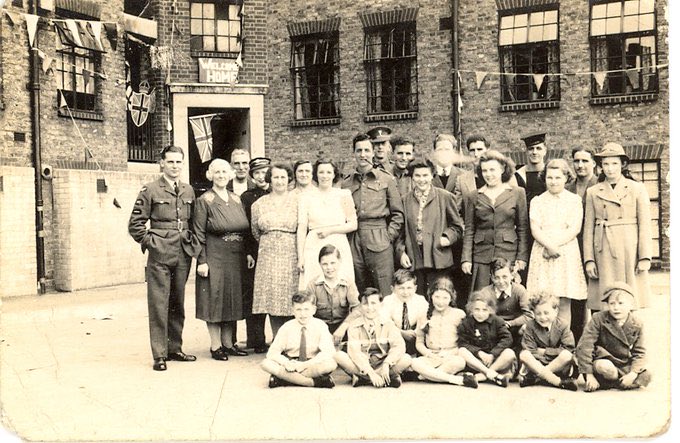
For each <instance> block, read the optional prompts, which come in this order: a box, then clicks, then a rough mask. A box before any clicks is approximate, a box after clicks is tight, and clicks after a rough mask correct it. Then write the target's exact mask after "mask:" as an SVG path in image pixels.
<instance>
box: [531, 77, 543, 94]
mask: <svg viewBox="0 0 680 443" xmlns="http://www.w3.org/2000/svg"><path fill="white" fill-rule="evenodd" d="M533 77H534V83H536V90H537V91H540V90H541V86H543V80H544V79H545V74H533Z"/></svg>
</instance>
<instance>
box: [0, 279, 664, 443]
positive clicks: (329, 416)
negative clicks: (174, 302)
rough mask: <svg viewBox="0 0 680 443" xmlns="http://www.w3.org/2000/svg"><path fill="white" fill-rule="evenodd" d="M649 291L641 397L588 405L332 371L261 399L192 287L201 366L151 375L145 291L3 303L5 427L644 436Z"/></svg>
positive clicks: (56, 433) (261, 389) (659, 375)
mask: <svg viewBox="0 0 680 443" xmlns="http://www.w3.org/2000/svg"><path fill="white" fill-rule="evenodd" d="M652 282H653V292H654V294H656V297H654V300H653V301H652V304H651V306H650V307H649V308H648V309H645V310H642V311H641V312H640V313H639V315H640V316H641V317H642V318H643V319H644V320H645V324H646V326H647V330H646V332H647V337H648V340H647V343H648V350H649V355H650V358H649V361H650V368H651V370H652V371H653V374H654V379H653V382H652V384H651V385H650V386H649V387H648V388H647V389H646V390H639V391H630V392H619V391H602V392H595V393H584V392H581V391H580V392H576V393H574V392H566V391H560V390H558V389H553V388H547V387H531V388H524V389H520V388H519V387H518V385H517V384H514V383H513V384H511V385H510V387H508V388H507V389H502V388H498V387H495V386H492V385H488V384H483V385H482V386H480V388H479V389H477V390H472V389H468V388H461V387H454V386H448V385H436V384H430V383H424V382H411V383H405V384H404V385H403V386H402V387H401V388H400V389H382V390H378V389H374V388H370V387H362V388H352V387H350V385H349V384H348V383H349V379H348V377H347V376H346V375H344V374H343V373H341V371H339V370H338V371H336V372H335V374H334V378H335V380H336V383H337V384H338V386H336V387H335V388H334V389H332V390H327V389H312V388H277V389H273V390H270V389H268V388H267V376H266V374H264V373H263V372H262V371H261V370H260V369H259V362H260V360H261V358H262V356H259V355H250V356H248V357H241V358H237V357H231V358H230V360H229V361H228V362H219V361H215V360H212V359H211V358H210V353H209V350H208V347H209V340H208V335H207V330H206V328H205V324H204V323H203V322H202V321H199V320H196V319H195V317H194V303H193V297H192V296H190V295H193V293H194V287H193V284H190V285H189V286H188V287H187V303H186V312H187V320H186V322H185V332H184V338H185V343H184V350H185V351H186V352H188V353H192V354H196V355H197V356H198V361H196V362H193V363H179V362H168V371H166V372H154V371H152V370H151V353H150V348H149V338H148V324H147V312H146V288H145V285H143V284H138V285H128V286H118V287H112V288H104V289H96V290H88V291H80V292H76V293H66V294H48V295H45V296H42V297H37V296H35V297H22V298H16V299H9V300H3V304H2V317H1V318H0V359H1V362H0V401H1V402H2V414H3V421H4V425H5V426H6V427H8V428H10V429H13V430H14V432H16V433H17V434H18V435H19V436H20V437H21V438H23V439H26V440H47V441H71V440H88V441H100V440H108V441H111V440H113V441H121V440H231V439H237V438H248V439H271V438H275V439H310V438H311V439H328V438H336V439H337V438H340V439H363V438H369V439H376V438H382V439H387V438H390V439H410V438H418V439H426V438H487V437H505V438H521V437H528V436H533V437H599V438H606V437H616V436H628V437H634V436H635V437H637V436H639V437H643V436H650V435H653V434H655V433H658V432H661V431H663V430H664V429H665V427H666V426H667V423H668V420H669V418H670V297H669V295H670V285H669V275H668V274H667V273H662V274H654V275H653V279H652ZM244 329H245V328H244V327H243V326H241V327H240V333H243V331H244ZM239 338H240V339H243V338H244V337H241V336H240V337H239Z"/></svg>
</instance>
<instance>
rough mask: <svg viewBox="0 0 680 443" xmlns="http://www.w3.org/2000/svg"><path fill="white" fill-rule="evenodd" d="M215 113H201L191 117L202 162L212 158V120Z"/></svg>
mask: <svg viewBox="0 0 680 443" xmlns="http://www.w3.org/2000/svg"><path fill="white" fill-rule="evenodd" d="M213 117H215V114H208V115H199V116H197V117H190V118H189V121H190V122H191V128H192V129H193V130H194V140H195V141H196V147H197V148H198V153H199V154H200V156H201V162H202V163H205V162H208V161H210V160H212V150H213V139H212V128H211V127H210V122H211V121H212V119H213Z"/></svg>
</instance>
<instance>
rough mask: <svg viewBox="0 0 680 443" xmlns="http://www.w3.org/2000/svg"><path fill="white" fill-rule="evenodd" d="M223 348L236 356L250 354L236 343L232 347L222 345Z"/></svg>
mask: <svg viewBox="0 0 680 443" xmlns="http://www.w3.org/2000/svg"><path fill="white" fill-rule="evenodd" d="M222 349H224V350H225V351H226V353H227V354H229V355H233V356H235V357H245V356H246V355H248V353H247V352H246V351H244V350H243V349H240V348H238V347H237V346H236V345H234V346H232V347H231V348H227V347H225V346H222Z"/></svg>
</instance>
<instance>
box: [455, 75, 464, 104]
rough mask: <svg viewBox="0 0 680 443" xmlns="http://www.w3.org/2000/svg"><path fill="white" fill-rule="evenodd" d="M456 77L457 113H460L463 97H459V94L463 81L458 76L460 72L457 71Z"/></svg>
mask: <svg viewBox="0 0 680 443" xmlns="http://www.w3.org/2000/svg"><path fill="white" fill-rule="evenodd" d="M456 77H457V78H458V88H457V89H458V114H460V113H461V111H462V110H463V97H461V95H460V89H461V87H462V84H463V81H462V79H461V78H460V72H458V75H457V76H456Z"/></svg>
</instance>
